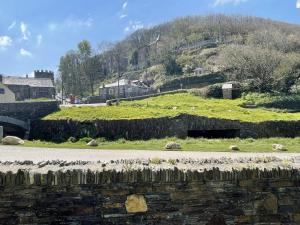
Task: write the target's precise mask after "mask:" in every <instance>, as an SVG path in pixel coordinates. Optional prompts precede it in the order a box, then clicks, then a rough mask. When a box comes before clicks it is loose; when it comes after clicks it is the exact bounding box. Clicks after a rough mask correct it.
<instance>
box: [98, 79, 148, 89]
mask: <svg viewBox="0 0 300 225" xmlns="http://www.w3.org/2000/svg"><path fill="white" fill-rule="evenodd" d="M138 82H139V81H138V80H131V81H130V80H127V79H121V80H120V81H119V85H120V86H125V85H131V86H136V87H144V86H143V85H139V84H138ZM110 87H118V81H116V82H114V83H111V84H105V88H110ZM101 88H103V87H101ZM145 88H146V87H145Z"/></svg>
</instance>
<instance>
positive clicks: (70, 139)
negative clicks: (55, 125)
mask: <svg viewBox="0 0 300 225" xmlns="http://www.w3.org/2000/svg"><path fill="white" fill-rule="evenodd" d="M68 141H69V142H72V143H75V142H76V141H77V140H76V138H74V137H70V138H69V139H68Z"/></svg>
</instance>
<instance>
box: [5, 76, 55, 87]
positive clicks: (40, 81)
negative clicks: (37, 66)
mask: <svg viewBox="0 0 300 225" xmlns="http://www.w3.org/2000/svg"><path fill="white" fill-rule="evenodd" d="M2 79H3V80H2V83H3V84H5V85H23V86H30V87H47V88H54V84H53V82H52V80H51V79H48V78H33V77H28V78H26V77H3V78H2Z"/></svg>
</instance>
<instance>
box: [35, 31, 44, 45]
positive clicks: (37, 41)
mask: <svg viewBox="0 0 300 225" xmlns="http://www.w3.org/2000/svg"><path fill="white" fill-rule="evenodd" d="M42 42H43V35H41V34H39V35H38V36H36V44H37V46H40V45H41V44H42Z"/></svg>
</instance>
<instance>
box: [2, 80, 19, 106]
mask: <svg viewBox="0 0 300 225" xmlns="http://www.w3.org/2000/svg"><path fill="white" fill-rule="evenodd" d="M14 101H16V96H15V94H14V93H13V92H12V91H11V90H10V89H9V88H8V87H7V86H5V85H4V84H2V83H1V82H0V103H8V102H14Z"/></svg>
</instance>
